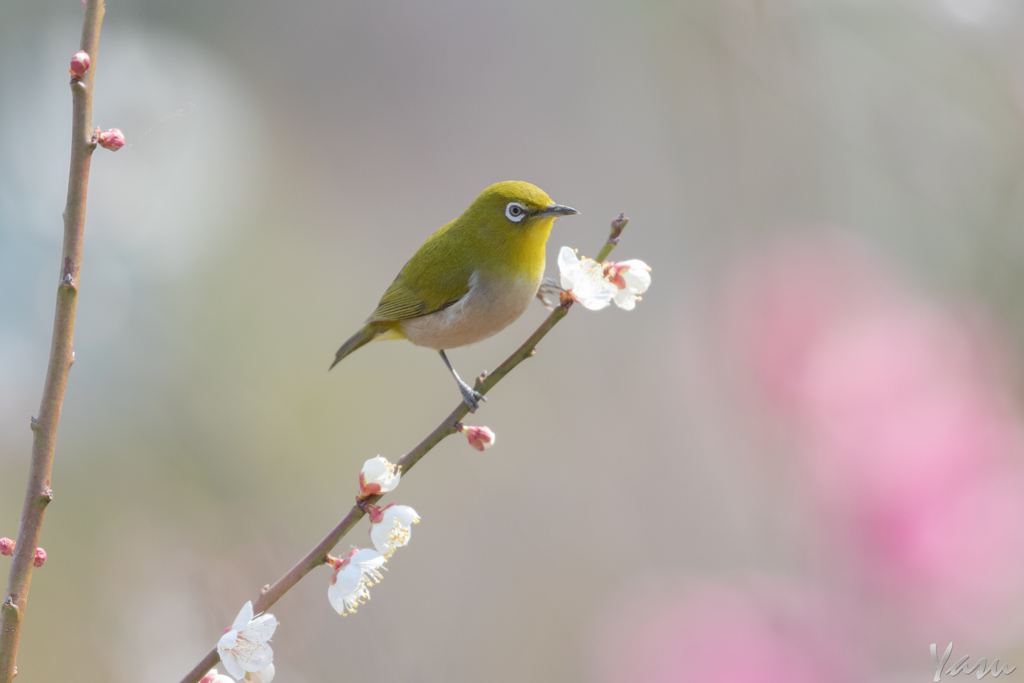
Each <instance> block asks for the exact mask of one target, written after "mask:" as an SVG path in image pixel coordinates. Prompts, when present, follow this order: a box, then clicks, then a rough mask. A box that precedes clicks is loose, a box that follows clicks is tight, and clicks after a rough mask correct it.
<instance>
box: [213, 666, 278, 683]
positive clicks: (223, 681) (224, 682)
mask: <svg viewBox="0 0 1024 683" xmlns="http://www.w3.org/2000/svg"><path fill="white" fill-rule="evenodd" d="M268 666H273V664H269V665H268ZM271 677H273V674H271ZM199 683H235V682H234V680H232V679H231V678H228V677H227V676H225V675H224V674H222V673H219V672H218V671H217V670H216V669H210V673H208V674H206V675H205V676H203V677H202V678H200V679H199Z"/></svg>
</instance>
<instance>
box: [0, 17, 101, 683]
mask: <svg viewBox="0 0 1024 683" xmlns="http://www.w3.org/2000/svg"><path fill="white" fill-rule="evenodd" d="M102 23H103V0H88V2H87V3H86V8H85V20H84V22H83V24H82V42H81V50H82V51H83V52H85V53H87V54H88V55H89V57H90V59H91V68H88V69H87V70H86V72H85V74H84V75H83V76H81V77H73V78H72V79H71V100H72V117H71V171H70V175H69V178H68V199H67V206H66V207H65V209H64V247H63V252H62V254H61V267H60V279H59V284H58V285H57V312H56V314H55V315H54V320H53V337H52V340H51V342H50V362H49V365H48V366H47V369H46V383H45V384H44V385H43V398H42V401H41V403H40V406H39V417H38V418H33V419H32V423H31V426H32V463H31V469H30V471H29V477H28V487H27V490H26V491H25V504H24V507H23V508H22V511H21V526H20V528H19V529H18V540H17V544H16V545H15V548H14V558H13V560H12V562H11V572H10V576H9V578H8V580H7V594H6V597H5V599H4V602H3V606H2V607H0V682H2V683H11V681H12V679H13V678H14V676H15V675H16V674H17V671H16V668H15V665H16V662H17V655H18V641H19V639H20V638H21V625H22V620H23V618H24V616H25V603H26V600H27V598H28V589H29V584H30V583H31V581H32V565H33V560H34V559H35V551H36V546H37V545H38V543H39V532H40V529H41V528H42V525H43V513H44V512H45V511H46V506H47V504H48V503H49V502H50V501H51V500H52V499H53V492H52V491H51V490H50V472H51V470H52V468H53V448H54V445H55V444H56V441H57V423H58V422H59V421H60V409H61V404H62V403H63V402H64V388H65V387H66V386H67V383H68V371H69V370H70V369H71V364H72V363H74V361H75V354H74V352H73V350H72V349H73V346H72V343H73V339H74V332H75V305H76V304H77V302H78V280H79V274H80V269H81V265H82V242H83V240H84V237H85V199H86V194H87V193H88V189H89V162H90V160H91V159H92V151H93V149H95V147H96V141H95V140H94V139H93V134H92V86H93V81H94V79H95V75H96V52H97V46H98V44H99V40H100V26H101V24H102Z"/></svg>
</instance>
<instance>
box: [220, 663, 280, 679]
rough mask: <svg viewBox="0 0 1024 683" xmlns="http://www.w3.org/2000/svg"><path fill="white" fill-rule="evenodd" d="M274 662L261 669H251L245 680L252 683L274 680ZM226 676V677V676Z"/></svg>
mask: <svg viewBox="0 0 1024 683" xmlns="http://www.w3.org/2000/svg"><path fill="white" fill-rule="evenodd" d="M274 673H275V671H274V663H273V662H271V663H270V664H267V668H265V669H261V670H259V671H249V672H247V673H246V674H245V680H247V681H249V682H250V683H270V682H271V681H272V680H274ZM225 678H226V677H225Z"/></svg>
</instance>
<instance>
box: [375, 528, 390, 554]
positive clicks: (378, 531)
mask: <svg viewBox="0 0 1024 683" xmlns="http://www.w3.org/2000/svg"><path fill="white" fill-rule="evenodd" d="M390 530H391V526H390V524H389V525H386V526H385V524H384V522H381V523H380V524H371V525H370V541H372V542H373V547H374V548H376V549H377V552H379V553H380V554H381V555H387V554H388V551H390V550H392V548H391V541H389V540H388V532H389V531H390Z"/></svg>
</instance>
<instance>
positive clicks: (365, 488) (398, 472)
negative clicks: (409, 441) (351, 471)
mask: <svg viewBox="0 0 1024 683" xmlns="http://www.w3.org/2000/svg"><path fill="white" fill-rule="evenodd" d="M401 478H402V468H401V467H400V466H397V465H392V464H391V463H390V462H388V460H387V458H382V457H381V456H379V455H378V456H377V457H376V458H370V459H369V460H367V461H366V462H364V463H363V469H362V471H360V472H359V496H360V497H361V498H368V497H369V496H372V495H375V494H378V493H387V492H389V491H394V490H395V489H396V488H398V482H399V480H400V479H401Z"/></svg>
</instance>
